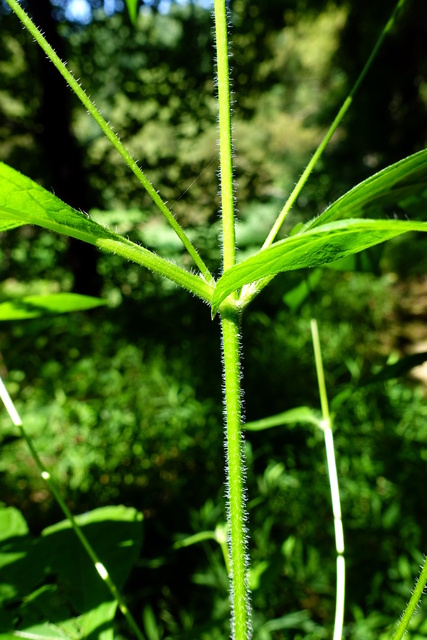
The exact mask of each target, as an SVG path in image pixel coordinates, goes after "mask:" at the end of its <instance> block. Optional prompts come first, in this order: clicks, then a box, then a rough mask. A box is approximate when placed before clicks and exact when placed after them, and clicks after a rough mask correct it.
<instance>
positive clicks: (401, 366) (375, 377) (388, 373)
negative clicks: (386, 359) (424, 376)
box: [357, 351, 427, 387]
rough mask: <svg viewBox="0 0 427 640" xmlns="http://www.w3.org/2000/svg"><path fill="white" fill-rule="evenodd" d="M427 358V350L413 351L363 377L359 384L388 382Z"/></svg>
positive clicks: (417, 365) (422, 362) (360, 385)
mask: <svg viewBox="0 0 427 640" xmlns="http://www.w3.org/2000/svg"><path fill="white" fill-rule="evenodd" d="M426 360H427V351H423V352H421V353H412V354H411V355H409V356H405V357H404V358H401V359H400V360H398V361H397V362H394V363H393V364H387V365H386V366H385V367H383V368H382V369H381V370H380V371H378V372H377V373H373V374H371V375H369V376H366V377H363V378H361V379H360V380H359V381H358V383H357V384H358V386H359V387H363V386H367V385H369V384H375V383H376V382H386V381H387V380H393V379H394V378H400V377H401V376H404V375H405V374H406V373H408V371H411V369H413V368H414V367H419V366H420V365H422V364H424V362H426Z"/></svg>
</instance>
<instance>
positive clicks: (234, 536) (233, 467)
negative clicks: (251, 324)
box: [221, 311, 251, 640]
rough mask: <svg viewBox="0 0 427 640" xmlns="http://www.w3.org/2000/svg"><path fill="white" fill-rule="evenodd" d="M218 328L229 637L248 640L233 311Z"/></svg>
mask: <svg viewBox="0 0 427 640" xmlns="http://www.w3.org/2000/svg"><path fill="white" fill-rule="evenodd" d="M221 324H222V341H223V362H224V382H225V409H226V454H227V497H228V505H227V507H228V513H227V516H228V524H229V532H230V538H229V544H230V561H231V571H230V582H231V584H230V590H231V593H230V598H231V607H232V620H231V626H232V636H231V637H232V638H233V640H248V639H249V638H250V636H251V623H250V607H249V591H248V581H247V555H246V535H245V533H246V526H245V522H246V514H245V496H244V464H243V449H242V447H243V436H242V406H241V405H242V402H241V387H240V382H241V381H240V357H239V315H238V313H237V312H236V311H228V312H227V311H224V312H223V313H222V314H221Z"/></svg>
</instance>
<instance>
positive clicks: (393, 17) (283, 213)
mask: <svg viewBox="0 0 427 640" xmlns="http://www.w3.org/2000/svg"><path fill="white" fill-rule="evenodd" d="M405 2H406V0H399V1H398V3H397V4H396V6H395V8H394V11H393V13H392V14H391V16H390V18H389V20H388V22H387V24H386V25H385V27H384V29H383V30H382V32H381V34H380V36H379V38H378V40H377V42H376V43H375V46H374V48H373V50H372V53H371V55H370V56H369V58H368V61H367V62H366V64H365V66H364V67H363V69H362V72H361V73H360V75H359V77H358V78H357V80H356V82H355V84H354V86H353V88H352V89H351V91H350V93H349V94H348V96H347V98H346V99H345V101H344V103H343V105H342V107H341V109H340V110H339V112H338V114H337V116H336V118H335V120H334V121H333V122H332V124H331V126H330V127H329V129H328V131H327V133H326V135H325V137H324V138H323V140H322V142H321V143H320V145H319V146H318V148H317V149H316V151H315V153H314V155H313V157H312V158H311V160H310V162H309V163H308V165H307V167H306V168H305V170H304V172H303V174H302V175H301V177H300V179H299V180H298V182H297V184H296V185H295V187H294V189H293V191H292V193H291V195H290V196H289V198H288V200H287V201H286V204H285V206H284V207H283V209H282V211H281V212H280V214H279V217H278V218H277V220H276V222H275V223H274V225H273V227H272V229H271V231H270V233H269V234H268V236H267V239H266V241H265V242H264V244H263V246H262V248H263V249H266V248H267V247H269V246H270V245H271V244H272V243H273V242H274V239H275V238H276V236H277V234H278V232H279V230H280V227H281V226H282V224H283V222H284V221H285V218H286V216H287V215H288V213H289V211H290V210H291V208H292V206H293V204H294V202H295V200H296V199H297V198H298V196H299V194H300V193H301V191H302V189H303V187H304V185H305V183H306V182H307V180H308V177H309V176H310V174H311V172H312V171H313V169H314V167H315V166H316V164H317V162H318V160H319V158H320V156H321V155H322V153H323V152H324V150H325V148H326V146H327V144H328V142H329V140H330V139H331V138H332V136H333V134H334V133H335V131H336V129H337V128H338V125H339V124H340V123H341V120H342V119H343V118H344V116H345V114H346V113H347V111H348V109H349V107H350V105H351V103H352V102H353V98H354V95H355V93H356V91H357V90H358V88H359V87H360V85H361V83H362V81H363V79H364V77H365V75H366V74H367V72H368V70H369V68H370V66H371V65H372V63H373V61H374V59H375V57H376V55H377V53H378V51H379V50H380V48H381V45H382V43H383V41H384V38H385V37H386V35H387V34H388V32H389V31H390V30H391V28H392V27H393V25H394V23H395V21H396V18H397V15H398V13H399V12H400V10H401V9H402V7H403V5H404V4H405Z"/></svg>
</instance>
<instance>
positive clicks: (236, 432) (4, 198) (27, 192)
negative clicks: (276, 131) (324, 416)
mask: <svg viewBox="0 0 427 640" xmlns="http://www.w3.org/2000/svg"><path fill="white" fill-rule="evenodd" d="M7 2H8V4H9V6H10V7H11V8H12V9H13V11H14V12H15V13H16V14H17V15H18V17H19V18H20V19H21V21H22V22H23V24H24V25H25V26H26V27H27V28H28V30H29V31H30V33H31V34H32V35H33V37H34V38H35V39H36V40H37V42H38V44H39V45H40V46H41V47H42V49H43V50H44V52H45V53H46V55H47V56H48V57H49V58H50V60H51V61H52V62H53V63H54V64H55V66H56V67H57V69H58V71H59V72H60V73H61V74H62V75H63V76H64V78H65V80H66V81H67V83H68V84H69V86H70V87H71V88H72V89H73V91H74V92H75V94H76V95H77V96H78V97H79V99H80V100H81V102H82V103H83V105H84V106H85V108H86V109H87V110H88V111H89V113H90V114H91V115H92V117H93V118H94V119H95V121H96V122H97V124H98V125H99V126H100V128H101V129H102V131H103V132H104V133H105V135H106V136H107V138H108V139H109V141H110V142H111V144H112V145H113V146H114V147H115V148H116V150H117V151H118V153H120V155H121V156H122V157H123V159H124V160H125V162H126V164H127V165H128V167H129V168H130V169H131V171H132V172H133V173H134V174H135V176H136V177H137V179H138V180H139V181H140V183H141V185H142V186H143V188H144V189H145V190H146V191H147V193H148V194H149V195H150V197H151V198H152V200H153V202H154V203H155V204H156V206H157V207H158V208H159V210H160V211H161V213H162V214H163V215H164V216H165V218H166V219H167V221H168V223H169V224H170V225H171V227H172V228H173V230H174V231H175V233H176V234H177V236H178V238H179V239H180V241H181V242H182V244H183V246H184V247H185V249H186V250H187V252H188V254H189V256H190V257H191V258H192V260H193V262H194V264H195V266H196V267H197V269H198V272H197V274H195V273H192V272H190V271H187V270H185V269H184V268H182V267H179V266H177V265H175V264H173V263H172V262H169V261H168V260H167V259H165V258H163V257H160V256H158V255H156V254H154V253H153V252H151V251H149V250H147V249H145V248H143V247H142V246H140V245H137V244H135V243H133V242H131V241H130V240H127V239H126V238H124V237H123V236H120V235H118V234H116V233H114V232H112V231H110V230H109V229H108V228H106V227H104V226H102V225H101V224H99V223H97V222H95V221H94V220H93V219H90V218H87V217H86V216H84V215H83V214H81V213H80V212H78V211H76V210H75V209H73V208H71V207H70V206H68V205H66V204H64V203H63V202H62V201H60V200H59V199H58V198H56V197H55V196H54V195H53V194H51V193H49V192H47V191H46V190H44V189H42V188H41V187H40V186H38V185H37V184H35V183H34V182H33V181H31V180H30V179H29V178H26V177H24V176H23V175H21V174H20V173H18V172H17V171H15V170H13V169H11V168H10V167H8V166H6V165H4V164H2V165H0V187H1V194H0V211H1V225H0V230H2V231H5V230H7V229H12V228H14V227H17V226H20V225H22V224H27V223H30V224H36V225H39V226H42V227H45V228H46V229H50V230H53V231H56V232H59V233H62V234H65V235H68V236H71V237H74V238H77V239H79V240H82V241H84V242H88V243H90V244H93V245H95V246H97V247H98V248H100V249H102V250H103V251H106V252H109V253H113V254H117V255H120V256H122V257H124V258H126V259H127V260H131V261H133V262H135V263H137V264H139V265H142V266H144V267H146V268H148V269H150V270H152V271H153V272H155V273H157V274H159V275H161V276H162V277H164V278H167V279H169V280H171V281H172V282H174V283H176V284H177V285H179V286H181V287H182V288H184V289H186V290H187V291H189V292H190V293H191V294H193V295H195V296H197V297H198V298H200V299H201V300H202V301H203V302H205V303H207V304H208V305H209V306H210V308H211V315H212V317H215V316H216V315H217V314H219V317H220V323H221V327H222V337H223V372H224V387H225V413H226V447H227V490H228V526H229V531H230V566H231V571H230V576H231V605H232V635H233V637H234V638H236V640H243V639H245V638H247V637H249V636H250V634H251V616H250V606H249V596H248V584H247V583H248V578H247V572H248V566H247V539H246V537H247V536H246V527H245V520H246V515H245V488H244V487H245V479H244V462H243V453H242V406H241V405H242V402H241V370H240V369H241V367H240V344H239V340H240V338H239V335H240V323H241V316H242V314H243V312H244V310H245V309H246V308H247V306H248V305H249V303H250V302H251V301H252V300H253V299H254V298H255V297H256V296H257V295H258V293H259V292H260V291H261V290H262V289H263V288H264V287H266V286H267V285H268V284H269V282H270V281H271V280H272V279H273V278H274V277H275V276H276V275H277V274H279V273H281V272H284V271H289V270H296V269H302V268H314V267H320V266H322V265H325V264H328V263H331V262H334V261H337V260H339V259H342V258H346V257H348V256H352V255H353V254H355V253H358V252H360V251H362V250H364V249H366V248H369V247H372V246H375V245H377V244H379V243H382V242H384V241H386V240H389V239H391V238H394V237H396V236H399V235H401V234H403V233H406V232H409V231H422V232H425V231H427V223H426V222H420V221H409V220H396V219H391V220H384V219H378V218H375V219H374V218H364V217H363V216H364V215H365V214H371V215H378V214H379V212H380V214H381V212H382V208H383V207H384V206H385V205H388V204H390V203H393V204H397V205H399V206H400V207H401V208H402V209H403V210H404V211H407V212H410V210H411V207H412V205H413V202H414V200H416V201H418V200H419V199H420V198H421V197H422V195H423V192H424V190H425V171H426V166H427V152H426V151H421V152H419V153H417V154H415V155H413V156H410V157H408V158H406V159H404V160H401V161H400V162H398V163H396V164H394V165H392V166H391V167H388V168H387V169H385V170H383V171H381V172H380V173H378V174H376V175H374V176H373V177H372V178H369V179H368V180H366V181H365V182H363V183H362V184H360V185H358V186H356V187H355V188H354V189H352V190H351V191H350V192H348V193H347V194H346V195H344V196H342V197H341V198H340V199H339V200H337V201H336V202H335V203H334V204H332V205H331V206H330V207H328V209H327V210H326V211H325V212H324V213H323V214H321V215H319V216H318V217H317V218H315V219H314V220H312V221H310V222H307V223H306V224H304V225H302V226H299V227H297V228H294V229H293V231H292V233H291V235H290V237H288V238H286V239H285V240H281V241H278V242H275V238H276V236H277V233H278V231H279V229H280V228H281V226H282V224H283V222H284V220H285V218H286V217H287V215H288V213H289V212H290V210H291V207H292V205H293V203H294V202H295V200H296V198H297V197H298V195H299V194H300V192H301V190H302V188H303V186H304V184H305V182H306V181H307V178H308V176H309V175H310V173H311V171H312V170H313V168H314V166H315V164H316V162H317V161H318V159H319V158H320V156H321V154H322V152H323V150H324V148H325V147H326V145H327V143H328V141H329V140H330V138H331V137H332V135H333V133H334V131H335V130H336V128H337V127H338V125H339V123H340V122H341V120H342V118H343V116H344V114H345V113H346V111H347V110H348V108H349V107H350V105H351V103H352V100H353V96H354V94H355V92H356V91H357V89H358V87H359V86H360V83H361V82H362V80H363V78H364V76H365V74H366V72H367V70H368V69H369V67H370V65H371V63H372V61H373V58H374V57H375V54H376V52H377V51H378V49H379V47H380V45H381V42H382V40H383V39H384V37H385V35H386V34H387V32H388V31H389V30H390V29H391V27H392V25H393V24H394V21H395V18H396V15H397V13H398V11H399V10H400V9H401V8H402V6H403V4H404V0H399V2H398V4H397V6H396V9H395V11H394V12H393V15H392V17H391V19H390V20H389V22H388V23H387V25H386V27H385V29H384V31H383V32H382V34H381V36H380V38H379V40H378V43H377V44H376V46H375V48H374V50H373V53H372V55H371V57H370V58H369V60H368V62H367V64H366V66H365V68H364V69H363V71H362V73H361V75H360V77H359V79H358V80H357V82H356V84H355V86H354V88H353V90H352V91H351V93H350V95H349V96H348V98H347V100H346V101H345V103H344V105H343V107H342V108H341V110H340V111H339V114H338V115H337V117H336V119H335V120H334V122H333V124H332V126H331V127H330V129H329V131H328V133H327V134H326V136H325V137H324V139H323V141H322V143H321V145H320V146H319V148H318V150H317V151H316V153H315V154H314V156H313V158H312V160H311V162H310V163H309V164H308V166H307V169H306V170H305V171H304V173H303V175H302V176H301V178H300V180H299V181H298V183H297V185H296V187H295V189H294V191H293V192H292V194H291V196H290V197H289V199H288V200H287V202H286V204H285V206H284V207H283V209H282V211H281V213H280V214H279V216H278V217H277V220H276V222H275V223H274V225H273V226H272V229H271V231H270V233H269V234H268V236H267V238H266V241H265V243H264V245H263V246H262V247H261V249H260V250H259V251H258V252H257V253H256V254H255V255H253V256H252V257H250V258H248V259H246V260H244V261H243V262H241V263H239V264H236V241H235V227H234V225H235V215H234V191H233V166H232V139H231V121H230V90H229V68H228V55H229V54H228V43H227V16H226V5H225V1H224V0H215V5H214V6H215V28H216V42H217V72H218V98H219V134H220V170H221V209H222V239H221V243H222V246H221V249H222V255H223V264H222V275H221V277H220V278H219V279H218V280H217V281H215V278H214V276H213V275H212V274H211V273H210V271H209V269H208V267H207V266H206V264H205V262H204V260H203V259H202V258H201V256H200V255H199V253H198V252H197V250H196V248H195V246H194V245H193V243H192V242H191V240H190V239H189V237H188V236H187V234H186V233H185V231H184V230H183V229H182V228H181V226H180V225H179V223H178V222H177V220H176V219H175V218H174V216H173V215H172V213H171V211H170V209H168V207H167V205H166V203H165V202H164V201H163V200H162V199H161V198H160V196H159V194H158V192H157V191H156V190H155V189H154V188H153V186H152V185H151V184H150V182H149V181H148V179H147V177H146V176H145V175H144V173H142V172H141V170H140V169H139V167H138V165H137V163H136V162H135V161H134V160H133V158H132V156H131V155H130V154H129V153H128V152H127V151H126V149H125V148H124V146H123V145H122V143H121V142H120V141H119V140H118V138H117V137H116V135H115V134H114V132H113V131H112V129H111V128H110V127H109V125H108V124H107V123H106V122H105V120H104V119H103V117H102V116H101V114H100V113H99V112H98V111H97V110H96V108H95V107H94V105H93V104H92V103H91V101H90V100H89V99H88V97H87V96H86V94H85V93H84V92H83V90H82V89H81V87H80V84H79V83H78V82H77V81H76V80H75V79H74V77H73V76H72V74H71V73H70V72H69V71H68V69H67V68H66V66H65V65H64V64H63V63H62V62H61V61H60V59H59V58H58V57H57V56H56V54H55V52H54V51H53V50H52V48H51V47H50V46H49V44H48V43H47V42H46V40H45V39H44V37H43V36H42V35H41V33H40V32H39V31H38V30H37V28H36V27H35V26H34V24H33V23H32V22H31V20H30V19H29V18H28V16H27V15H26V14H25V13H24V12H23V10H22V9H21V8H20V6H19V4H18V3H17V2H16V0H7ZM132 6H135V5H134V4H133V5H132ZM338 553H341V552H340V551H339V549H338ZM423 581H424V574H423V578H422V580H421V581H420V583H419V584H420V586H421V591H422V588H423ZM411 607H412V604H411ZM408 615H409V614H408ZM407 617H408V616H405V617H404V619H403V625H406V624H407ZM337 628H338V629H339V628H340V625H338V626H337ZM402 628H404V627H402V626H400V627H399V630H398V632H397V635H396V638H399V637H401V636H399V635H398V634H399V633H400V634H401V633H402V631H401V630H402ZM337 633H338V634H340V632H339V631H338V632H337Z"/></svg>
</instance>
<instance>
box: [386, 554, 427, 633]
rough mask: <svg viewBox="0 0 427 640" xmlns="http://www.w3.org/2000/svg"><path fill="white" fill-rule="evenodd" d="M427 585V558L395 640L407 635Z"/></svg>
mask: <svg viewBox="0 0 427 640" xmlns="http://www.w3.org/2000/svg"><path fill="white" fill-rule="evenodd" d="M426 584H427V558H425V559H424V564H423V566H422V568H421V573H420V577H419V578H418V580H417V583H416V585H415V587H414V590H413V592H412V596H411V599H410V600H409V602H408V605H407V607H406V609H405V611H404V613H403V615H402V617H401V619H400V621H399V624H398V626H397V629H396V631H395V632H394V635H393V640H401V638H403V636H404V635H405V633H406V630H407V628H408V625H409V622H410V620H411V618H412V616H413V615H414V613H415V610H416V608H417V606H418V604H419V602H420V600H421V598H422V597H423V594H424V589H425V587H426Z"/></svg>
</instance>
